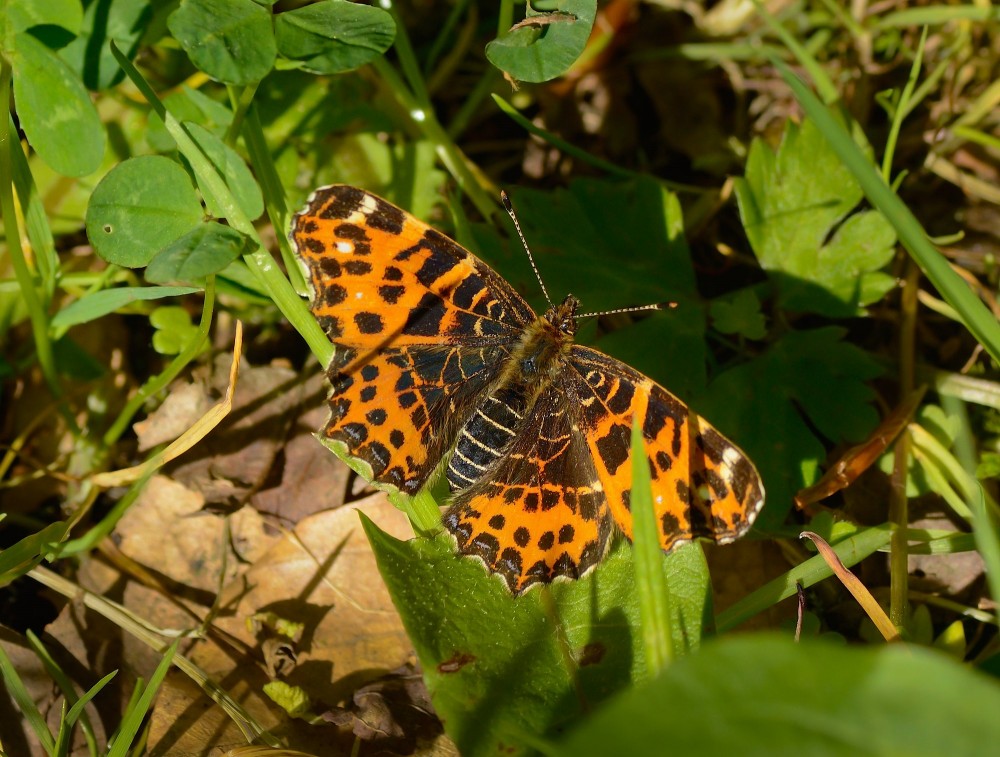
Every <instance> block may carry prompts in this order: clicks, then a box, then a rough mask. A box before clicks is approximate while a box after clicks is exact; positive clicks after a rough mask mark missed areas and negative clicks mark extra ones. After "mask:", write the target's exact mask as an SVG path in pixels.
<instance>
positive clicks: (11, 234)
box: [0, 58, 81, 437]
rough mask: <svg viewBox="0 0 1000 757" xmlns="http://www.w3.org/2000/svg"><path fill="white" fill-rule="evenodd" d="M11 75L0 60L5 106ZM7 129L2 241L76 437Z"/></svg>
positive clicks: (0, 158)
mask: <svg viewBox="0 0 1000 757" xmlns="http://www.w3.org/2000/svg"><path fill="white" fill-rule="evenodd" d="M11 75H12V71H11V67H10V64H9V63H8V62H7V61H6V59H3V58H0V102H3V103H5V104H6V103H9V102H10V95H11ZM10 127H11V119H10V116H9V114H7V115H5V116H4V117H3V118H0V215H2V216H3V231H4V240H5V241H6V243H7V252H8V256H9V258H10V264H11V266H12V267H13V268H14V276H15V277H16V278H17V284H18V287H19V289H20V291H21V296H22V297H23V298H24V304H25V308H26V309H27V311H28V320H29V321H30V322H31V334H32V337H33V338H34V342H35V354H36V355H37V357H38V365H39V367H40V368H41V369H42V375H43V377H44V378H45V383H46V384H47V385H48V387H49V391H50V392H52V396H53V397H55V399H56V400H57V401H58V403H59V409H60V413H61V414H62V416H63V418H64V420H65V421H66V423H67V426H68V428H69V430H70V433H72V435H73V436H74V437H79V436H80V434H81V431H80V427H79V426H78V425H77V423H76V419H75V418H74V417H73V413H72V412H70V410H69V408H68V407H67V406H66V403H65V402H64V401H63V398H64V397H65V393H64V392H63V388H62V384H61V383H60V381H59V375H58V372H57V370H56V362H55V355H54V353H53V351H52V340H51V339H50V336H49V319H48V314H47V312H46V306H45V303H43V302H42V300H41V299H40V298H39V296H38V289H37V288H36V282H35V277H34V276H33V275H32V273H31V269H30V268H29V267H28V261H27V259H26V258H25V255H24V246H23V245H22V243H21V230H20V228H19V227H18V223H17V212H16V211H15V209H14V165H13V161H12V160H11V154H12V152H13V151H14V150H20V149H21V145H20V144H19V143H17V141H16V139H13V138H12V136H13V135H14V134H15V133H16V132H13V131H11V128H10ZM42 288H43V290H45V289H47V288H48V285H46V284H43V285H42Z"/></svg>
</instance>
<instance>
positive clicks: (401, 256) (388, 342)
mask: <svg viewBox="0 0 1000 757" xmlns="http://www.w3.org/2000/svg"><path fill="white" fill-rule="evenodd" d="M290 236H291V240H292V243H293V245H294V246H295V249H296V252H297V253H298V255H299V257H300V258H301V260H302V261H303V262H304V263H305V266H306V269H307V272H308V276H309V281H310V283H311V286H312V290H313V299H312V312H313V314H314V315H315V316H316V318H317V320H318V321H319V323H320V325H321V326H322V327H323V328H324V330H325V331H326V332H327V334H328V335H329V336H330V338H331V340H332V341H333V342H334V344H335V345H336V347H337V350H336V353H335V355H334V358H333V361H332V362H331V364H330V366H329V368H328V375H329V378H330V381H331V384H332V385H333V391H332V393H331V395H330V406H331V416H330V420H329V422H328V423H327V426H326V428H325V430H324V432H323V434H324V436H325V437H326V439H327V440H329V441H330V442H332V443H334V444H335V445H342V446H343V448H344V449H346V451H347V452H349V453H350V454H351V455H352V456H354V457H356V458H359V459H361V460H363V461H365V462H366V463H367V464H368V465H369V466H370V467H371V471H372V478H373V479H374V480H375V481H378V482H381V483H389V484H392V485H394V486H397V487H399V488H401V489H403V490H404V491H407V492H411V493H412V492H415V491H417V490H418V489H419V488H420V487H421V486H422V485H423V484H424V483H425V482H426V480H427V478H428V476H429V475H430V474H431V472H432V471H433V470H434V468H435V466H436V465H437V463H438V462H439V461H440V458H441V456H442V455H443V454H444V452H445V450H447V449H448V447H449V446H450V444H451V442H452V439H453V437H454V433H455V429H456V428H457V427H458V426H460V425H461V423H462V422H463V421H464V419H465V418H466V417H467V416H468V414H469V412H471V407H472V399H473V398H475V397H476V396H477V395H478V393H479V392H481V391H483V390H484V389H485V388H486V387H487V386H488V385H489V383H490V381H491V378H492V377H493V376H494V374H495V372H496V371H497V370H499V366H500V365H501V364H502V362H503V359H504V356H505V354H506V348H505V345H509V344H510V343H512V342H514V341H516V340H517V338H518V337H519V335H520V334H521V332H522V330H523V329H524V327H525V325H526V324H527V323H530V322H531V321H533V320H534V318H535V316H534V313H533V312H532V310H531V308H530V307H529V306H528V304H527V303H526V302H525V301H524V299H523V298H522V297H521V296H520V295H518V294H517V292H515V291H514V290H513V288H512V287H511V286H510V285H509V284H508V283H507V282H506V281H505V280H504V279H503V278H502V277H500V276H499V275H498V274H497V273H495V272H494V271H493V270H491V269H490V268H489V267H488V266H486V265H485V264H484V263H482V262H481V261H480V260H479V259H478V258H476V257H475V256H474V255H472V254H471V253H470V252H468V251H467V250H465V249H464V248H462V247H461V246H460V245H458V244H456V243H455V242H453V241H452V240H450V239H448V238H447V237H445V236H444V235H443V234H441V233H440V232H438V231H435V230H434V229H432V228H430V227H429V226H427V225H426V224H424V223H422V222H421V221H419V220H417V219H416V218H414V217H413V216H411V215H409V214H408V213H406V212H404V211H403V210H400V209H399V208H397V207H396V206H394V205H392V204H391V203H388V202H386V201H385V200H382V199H381V198H378V197H375V196H374V195H372V194H369V193H367V192H365V191H363V190H361V189H357V188H356V187H350V186H344V185H336V186H330V187H324V188H322V189H318V190H316V192H314V193H313V194H312V196H311V197H310V198H309V202H308V204H307V205H306V207H305V208H304V209H303V210H302V211H301V212H300V213H298V214H296V216H295V218H294V221H293V223H292V230H291V235H290Z"/></svg>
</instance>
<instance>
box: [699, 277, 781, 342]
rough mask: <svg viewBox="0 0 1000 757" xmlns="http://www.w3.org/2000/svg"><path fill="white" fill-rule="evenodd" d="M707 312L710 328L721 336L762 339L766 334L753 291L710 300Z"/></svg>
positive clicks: (743, 290)
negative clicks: (735, 335) (732, 335)
mask: <svg viewBox="0 0 1000 757" xmlns="http://www.w3.org/2000/svg"><path fill="white" fill-rule="evenodd" d="M708 312H709V315H710V316H711V318H712V326H713V327H714V328H715V330H716V331H718V332H720V333H722V334H739V335H740V336H744V337H746V338H747V339H763V338H764V336H765V335H766V334H767V325H766V322H765V320H764V314H763V313H761V312H760V300H759V299H757V294H756V293H755V292H754V290H753V289H741V290H740V291H738V292H736V293H735V294H731V295H729V296H727V297H719V298H717V299H714V300H712V304H711V305H710V306H709V311H708Z"/></svg>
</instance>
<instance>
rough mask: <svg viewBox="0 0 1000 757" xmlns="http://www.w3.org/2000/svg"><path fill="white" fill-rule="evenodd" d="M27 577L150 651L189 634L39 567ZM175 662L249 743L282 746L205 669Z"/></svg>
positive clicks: (178, 658) (184, 660)
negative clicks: (156, 623) (170, 638)
mask: <svg viewBox="0 0 1000 757" xmlns="http://www.w3.org/2000/svg"><path fill="white" fill-rule="evenodd" d="M28 575H29V576H31V577H32V578H33V579H35V580H36V581H38V582H39V583H40V584H42V585H43V586H47V587H48V588H50V589H52V590H53V591H55V592H57V593H59V594H61V595H62V596H64V597H67V598H69V599H72V600H73V601H75V602H80V603H82V604H83V606H84V607H87V608H88V609H90V610H93V611H94V612H96V613H98V614H99V615H100V616H101V617H104V618H107V619H108V620H110V621H111V622H112V623H114V624H115V625H116V626H118V627H119V628H120V629H122V630H123V631H124V632H126V633H128V634H129V635H131V636H133V637H134V638H136V639H138V640H139V641H140V642H142V643H143V644H146V645H147V646H148V647H149V648H150V649H155V650H156V651H157V652H160V653H163V652H164V651H165V650H166V648H167V645H166V643H165V642H164V640H163V639H162V638H161V637H162V636H163V635H166V634H168V633H169V634H171V635H172V636H175V637H176V636H188V635H190V634H188V633H187V632H178V631H163V630H160V629H153V628H152V627H151V626H150V624H149V623H147V622H146V621H145V620H143V619H141V618H139V617H138V616H136V615H135V614H134V613H132V612H131V611H129V610H128V609H126V608H125V607H123V606H121V605H120V604H117V603H116V602H112V601H111V600H109V599H107V598H105V597H102V596H99V595H97V594H93V593H91V592H89V591H87V590H86V589H83V588H81V587H80V586H78V585H77V584H74V583H72V582H71V581H67V580H66V579H65V578H63V577H62V576H59V575H57V574H55V573H53V572H52V571H50V570H46V569H45V568H41V567H36V568H34V569H33V570H32V571H31V572H30V573H29V574H28ZM173 662H174V665H176V666H177V668H178V669H179V670H181V671H182V672H183V673H184V674H185V675H187V676H188V677H189V678H190V679H191V680H192V681H194V682H195V683H196V684H197V685H198V686H199V687H200V688H201V690H202V691H203V692H204V693H205V696H207V697H208V698H209V699H211V700H212V701H213V702H215V703H216V704H218V705H219V706H220V707H222V709H223V710H225V712H226V714H227V715H228V716H229V718H230V719H231V720H232V721H233V723H235V724H236V727H237V728H239V729H240V731H241V732H242V733H243V735H244V736H245V737H246V739H247V741H254V740H259V741H260V742H261V743H263V744H267V745H269V746H273V747H278V746H279V744H278V741H277V739H276V738H275V737H274V736H271V735H270V734H269V733H267V732H266V731H265V730H264V729H263V728H262V727H261V726H260V724H259V723H258V722H257V721H256V720H255V719H254V718H253V717H252V716H251V715H250V714H249V713H248V712H247V711H246V710H245V709H244V707H243V706H242V705H241V704H240V703H239V702H237V701H236V700H235V699H233V697H232V696H230V694H229V692H228V691H226V690H225V689H224V688H222V686H220V685H219V684H218V683H216V682H215V681H214V680H213V679H212V678H211V677H210V676H209V675H208V673H206V672H205V671H204V670H203V669H202V668H200V667H199V666H198V665H196V664H194V663H193V662H191V661H190V660H189V659H187V658H186V657H184V655H175V656H174V659H173Z"/></svg>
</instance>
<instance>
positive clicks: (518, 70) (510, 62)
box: [486, 0, 597, 82]
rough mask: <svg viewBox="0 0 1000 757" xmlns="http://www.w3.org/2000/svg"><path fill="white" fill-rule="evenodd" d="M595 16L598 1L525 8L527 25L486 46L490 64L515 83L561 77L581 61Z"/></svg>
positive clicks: (567, 0)
mask: <svg viewBox="0 0 1000 757" xmlns="http://www.w3.org/2000/svg"><path fill="white" fill-rule="evenodd" d="M596 14H597V0H555V1H554V2H552V3H547V4H546V7H545V10H544V11H541V10H536V9H535V8H533V7H532V5H531V4H530V3H529V4H528V5H527V16H526V18H525V22H527V23H526V24H522V25H521V28H518V29H515V30H514V31H512V32H509V33H507V34H505V35H504V36H502V37H500V38H499V39H495V40H493V41H492V42H490V43H489V44H488V45H487V46H486V57H487V58H488V59H489V61H490V63H492V64H493V65H494V66H496V67H497V68H499V69H500V70H501V71H504V72H505V73H507V74H508V75H510V76H511V77H512V78H514V79H517V80H518V81H527V82H542V81H548V80H549V79H554V78H556V77H557V76H562V75H563V74H564V73H566V72H567V71H568V70H569V68H570V66H572V65H573V64H574V63H575V62H576V59H577V58H579V57H580V54H581V53H582V52H583V50H584V48H585V47H586V46H587V40H588V39H589V38H590V30H591V28H592V27H593V26H594V17H595V16H596Z"/></svg>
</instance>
